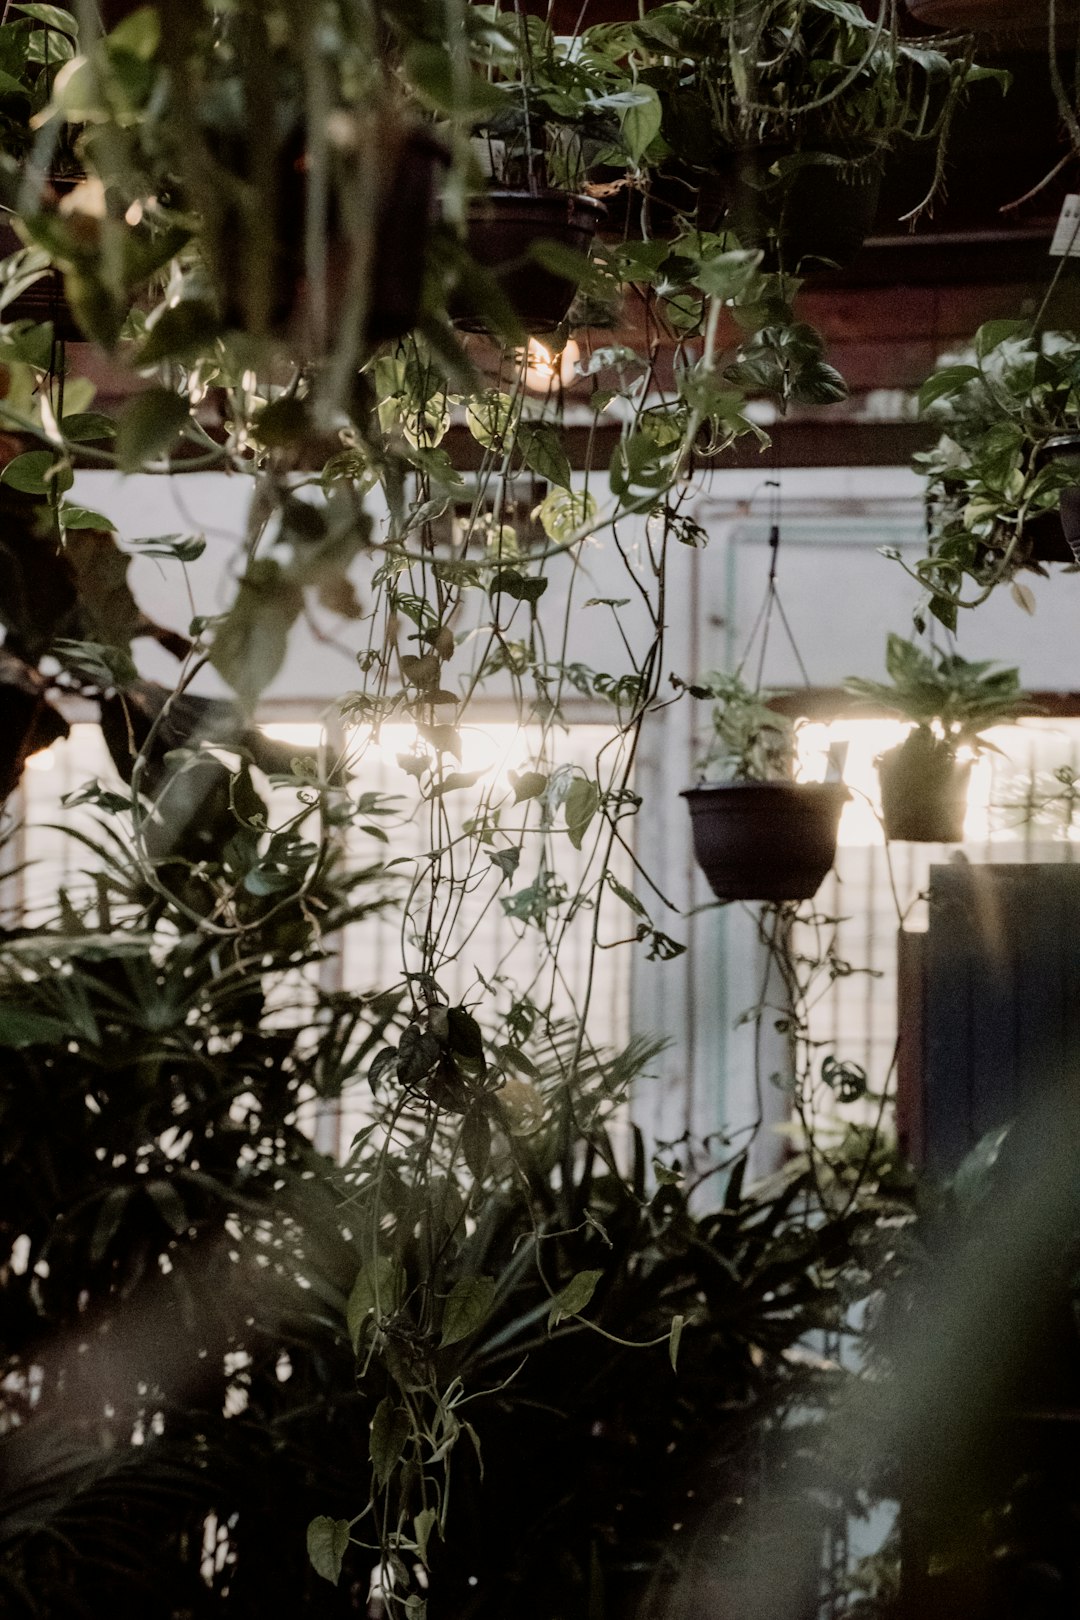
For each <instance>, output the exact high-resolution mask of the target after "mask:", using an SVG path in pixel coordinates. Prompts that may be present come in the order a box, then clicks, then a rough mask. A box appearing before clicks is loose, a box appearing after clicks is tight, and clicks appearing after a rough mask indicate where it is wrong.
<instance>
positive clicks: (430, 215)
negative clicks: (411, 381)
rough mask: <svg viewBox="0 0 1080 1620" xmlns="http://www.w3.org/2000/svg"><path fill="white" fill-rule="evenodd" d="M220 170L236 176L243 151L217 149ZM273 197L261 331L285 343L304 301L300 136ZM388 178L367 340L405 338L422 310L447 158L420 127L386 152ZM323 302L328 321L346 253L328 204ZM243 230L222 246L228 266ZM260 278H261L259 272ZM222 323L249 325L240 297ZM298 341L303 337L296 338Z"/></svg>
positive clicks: (241, 254) (339, 296)
mask: <svg viewBox="0 0 1080 1620" xmlns="http://www.w3.org/2000/svg"><path fill="white" fill-rule="evenodd" d="M215 156H218V157H219V160H220V161H222V162H223V164H224V166H225V167H226V168H230V169H233V170H234V171H235V172H237V173H240V172H242V166H243V161H244V153H243V152H242V151H241V150H239V149H233V148H229V147H227V146H225V145H224V144H223V145H222V146H221V149H220V151H219V152H217V153H215ZM278 161H279V169H278V175H277V183H276V188H275V193H274V211H275V215H276V220H275V227H274V236H275V240H276V241H277V242H278V243H281V244H282V246H281V248H280V249H279V251H278V252H277V253H276V254H275V255H274V258H273V262H272V264H271V265H270V267H269V286H268V292H269V298H268V300H267V301H268V303H269V310H268V315H267V321H266V328H267V329H268V330H269V331H271V332H273V333H274V334H276V335H277V336H280V337H284V338H289V337H290V336H297V335H298V334H302V332H303V329H304V314H303V312H304V309H305V305H306V303H307V298H308V289H307V284H306V281H305V274H304V272H305V264H304V253H303V239H304V229H303V221H304V218H305V211H306V208H307V174H306V154H305V151H304V146H303V140H302V136H298V137H297V138H296V140H294V142H293V143H292V144H291V145H290V146H289V147H287V148H285V149H284V150H283V151H282V153H281V155H280V157H279V160H278ZM387 162H388V163H392V164H393V174H392V176H391V178H390V180H389V182H388V184H387V187H386V192H385V196H384V198H383V201H382V206H381V208H380V209H379V212H378V217H377V220H376V225H375V240H376V247H375V254H374V259H373V262H372V269H371V284H370V289H369V291H370V297H369V304H368V314H367V327H366V332H365V336H366V340H367V342H368V343H385V342H388V341H392V340H394V339H396V338H400V337H404V335H405V334H406V332H408V331H409V330H410V329H411V328H412V326H413V325H414V323H415V321H416V317H417V314H418V312H419V308H420V296H421V292H422V290H423V284H424V274H425V269H426V265H427V252H428V245H429V241H430V238H431V231H432V227H433V225H434V224H435V222H436V220H437V218H438V213H439V182H440V180H441V178H442V175H443V172H444V170H445V168H446V165H447V163H448V162H449V157H448V155H447V152H446V150H445V148H444V147H443V146H441V145H440V143H439V142H438V141H436V140H435V139H434V138H433V137H432V136H431V135H429V134H428V132H427V130H426V129H423V128H417V129H414V130H410V131H409V132H408V133H407V134H406V135H405V136H404V138H403V139H402V140H401V141H400V143H399V144H398V145H397V147H396V149H394V150H392V152H390V153H388V154H387ZM326 239H327V240H326V249H327V255H326V256H327V270H326V303H327V309H328V311H329V314H330V320H331V323H332V322H333V320H334V314H335V310H337V309H340V308H341V306H342V304H343V302H344V299H345V297H346V287H347V284H348V277H349V267H350V250H349V245H348V243H347V241H346V240H345V237H344V235H343V232H342V229H341V223H340V219H339V218H338V214H337V209H336V206H334V199H333V198H332V199H331V207H330V209H329V216H328V218H327V220H326ZM244 240H245V237H244V231H243V227H242V225H241V224H240V223H239V221H237V222H236V225H235V232H233V230H232V229H230V230H227V231H226V234H225V242H226V244H228V246H229V247H230V249H231V251H230V253H229V255H228V257H229V258H230V259H231V260H232V262H234V263H243V262H244V259H245V253H246V250H245V248H244ZM257 274H258V275H259V277H260V278H261V277H262V276H264V275H266V274H267V271H266V270H265V269H264V268H262V267H258V268H257ZM225 319H226V322H227V323H228V325H230V326H234V327H237V328H239V329H241V330H243V329H246V327H247V325H248V312H247V305H246V302H245V300H244V299H243V298H242V297H239V296H237V297H235V298H234V299H233V300H232V301H231V302H229V303H228V304H227V305H226V308H225ZM299 341H302V338H299Z"/></svg>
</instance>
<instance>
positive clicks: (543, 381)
mask: <svg viewBox="0 0 1080 1620" xmlns="http://www.w3.org/2000/svg"><path fill="white" fill-rule="evenodd" d="M580 356H581V350H580V349H579V348H578V346H577V344H576V343H575V342H574V340H573V338H570V339H568V341H567V344H566V347H565V348H564V349H563V351H562V353H561V354H560V355H558V356H557V357H556V356H555V355H553V354H552V352H551V350H550V349H549V348H547V347H546V346H545V345H544V344H543V343H541V342H540V339H539V338H530V339H529V347H528V349H527V350H526V351H525V356H524V359H525V386H526V388H531V389H532V390H533V392H534V393H538V394H546V393H547V392H548V390H549V389H550V388H553V387H554V386H555V384H556V383H560V384H561V385H562V386H563V387H564V388H565V387H566V386H567V385H568V384H569V383H571V382H572V381H573V379H574V373H575V371H576V369H577V363H578V360H579V358H580Z"/></svg>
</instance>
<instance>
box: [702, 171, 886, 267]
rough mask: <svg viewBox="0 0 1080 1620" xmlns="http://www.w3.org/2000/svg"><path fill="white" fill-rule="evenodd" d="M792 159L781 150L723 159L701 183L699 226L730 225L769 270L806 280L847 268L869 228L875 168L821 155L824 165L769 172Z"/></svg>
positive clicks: (876, 188) (877, 188)
mask: <svg viewBox="0 0 1080 1620" xmlns="http://www.w3.org/2000/svg"><path fill="white" fill-rule="evenodd" d="M794 155H796V154H793V153H792V152H791V151H790V150H788V149H786V148H784V147H779V146H753V147H745V148H743V149H742V150H740V151H732V152H728V153H726V154H724V155H722V156H721V157H720V158H719V159H718V160H717V161H716V162H715V163H714V165H713V166H712V172H711V173H710V174H709V175H708V176H703V177H702V182H701V194H700V200H699V205H698V223H699V225H701V226H703V227H704V228H705V229H713V228H715V227H716V226H717V225H719V224H720V223H721V221H722V222H723V223H725V224H727V225H729V226H730V228H731V229H732V230H733V231H734V232H735V234H736V236H737V237H738V238H739V241H740V242H741V243H742V244H743V246H744V247H748V248H761V249H762V250H763V251H764V253H765V258H764V260H763V266H762V267H763V268H764V269H766V270H777V269H783V270H785V271H787V272H789V273H802V274H806V273H807V272H812V271H814V270H824V269H833V268H834V267H837V266H840V267H842V266H844V265H846V264H850V262H851V260H852V259H853V258H854V257H855V255H856V253H858V251H859V249H860V248H861V247H862V245H863V243H864V242H865V240H866V238H867V237H868V236H869V235H870V233H871V231H872V230H873V228H874V220H875V218H876V216H877V209H878V200H879V197H880V194H881V174H882V171H881V165H880V163H879V162H876V161H874V160H872V159H870V158H868V157H864V158H862V159H861V160H857V159H856V160H853V161H851V162H845V161H843V160H842V158H841V155H840V154H830V153H822V154H820V159H821V161H817V162H815V161H808V162H806V163H804V164H801V165H799V166H798V167H795V168H789V169H788V170H787V172H786V173H783V174H775V173H773V172H772V171H773V168H774V165H776V164H777V163H780V162H781V161H783V160H785V159H790V158H792V157H793V156H794Z"/></svg>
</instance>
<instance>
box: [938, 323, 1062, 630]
mask: <svg viewBox="0 0 1080 1620" xmlns="http://www.w3.org/2000/svg"><path fill="white" fill-rule="evenodd" d="M920 405H921V408H922V412H923V415H924V416H925V417H927V418H928V419H929V420H930V421H933V422H936V423H937V424H938V425H939V426H940V427H941V430H942V436H941V438H940V440H939V441H938V443H937V444H936V445H935V447H934V449H933V450H930V451H927V452H925V453H923V454H921V455H918V456H916V457H915V463H916V466H917V467H918V468H919V469H920V470H921V471H923V472H924V473H925V474H926V475H927V478H928V484H927V514H928V527H929V546H928V552H927V555H926V556H925V557H924V558H922V559H921V560H920V561H919V562H918V563H916V565H915V568H914V573H915V576H916V578H917V579H918V580H919V582H920V583H921V584H923V585H924V586H925V587H926V588H927V590H928V592H929V606H930V611H931V612H932V613H934V614H935V616H936V617H937V618H939V619H940V620H941V621H942V623H943V624H945V625H946V626H947V627H948V628H949V629H954V628H955V626H956V622H957V613H958V609H960V608H962V607H975V606H977V605H978V604H979V603H980V602H983V601H985V600H986V598H987V597H988V596H989V594H990V592H991V591H992V590H993V589H994V588H995V587H996V586H997V585H999V584H1002V583H1011V584H1012V585H1013V590H1014V595H1016V596H1017V597H1018V599H1019V601H1020V603H1021V605H1023V606H1025V607H1030V606H1031V601H1030V593H1029V592H1028V591H1027V589H1026V587H1024V586H1023V585H1022V584H1021V583H1020V582H1019V581H1018V578H1017V576H1018V575H1020V574H1021V573H1022V571H1024V570H1030V571H1031V572H1033V573H1037V574H1043V575H1045V573H1046V567H1045V565H1046V564H1047V563H1057V562H1063V563H1068V564H1076V562H1077V561H1078V554H1077V551H1076V550H1075V549H1074V547H1075V546H1076V545H1080V433H1078V430H1077V423H1078V421H1080V338H1078V337H1077V336H1076V334H1075V333H1073V332H1062V331H1054V332H1039V331H1037V330H1036V329H1035V328H1034V326H1033V324H1032V322H1030V321H1026V320H999V321H988V322H987V323H986V324H985V325H984V326H982V327H980V329H979V331H978V332H977V333H976V334H975V340H974V344H973V347H972V349H971V350H970V351H969V352H968V353H966V354H963V355H961V356H959V357H958V358H957V359H955V360H952V359H951V360H950V362H949V364H947V365H945V366H943V367H941V368H940V369H939V370H938V371H936V372H935V373H934V375H933V376H932V377H930V378H929V380H928V381H927V382H926V383H925V384H924V385H923V388H922V391H921V394H920Z"/></svg>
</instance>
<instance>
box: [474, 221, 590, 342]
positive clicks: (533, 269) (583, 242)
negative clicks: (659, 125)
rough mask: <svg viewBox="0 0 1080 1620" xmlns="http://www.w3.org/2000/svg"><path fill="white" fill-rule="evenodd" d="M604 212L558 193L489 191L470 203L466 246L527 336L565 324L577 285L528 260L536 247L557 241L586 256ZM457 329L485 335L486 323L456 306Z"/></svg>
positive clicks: (530, 259)
mask: <svg viewBox="0 0 1080 1620" xmlns="http://www.w3.org/2000/svg"><path fill="white" fill-rule="evenodd" d="M603 213H604V209H603V205H602V204H601V203H598V202H597V201H596V200H595V198H593V197H574V196H570V195H568V194H567V193H566V192H561V191H540V192H531V191H488V192H486V193H485V194H484V195H483V196H482V197H476V198H474V199H473V200H472V202H470V204H469V221H468V237H467V242H466V245H467V247H468V250H469V252H470V254H471V255H472V257H473V258H474V259H475V260H476V262H477V264H479V265H480V266H481V267H482V268H483V269H484V270H487V271H489V272H490V273H491V274H492V275H493V276H494V277H495V279H496V281H498V283H499V285H500V287H501V288H502V291H503V292H504V293H505V295H506V297H507V299H508V300H509V302H510V303H511V304H512V306H513V308H514V310H515V312H516V314H517V315H518V317H519V319H520V320H521V323H522V325H523V326H524V327H525V329H526V330H527V331H529V332H550V331H551V330H552V329H553V328H554V327H556V326H558V325H559V323H560V321H564V320H565V319H566V316H567V314H568V313H569V310H570V305H571V304H572V303H573V301H574V294H575V293H576V292H577V286H576V284H575V283H574V282H573V281H571V280H568V279H567V278H566V277H565V276H562V275H559V274H557V273H556V272H555V271H554V270H548V269H546V268H545V267H544V266H543V265H542V264H539V263H538V262H537V261H536V260H535V259H534V258H533V257H532V250H533V247H534V245H535V244H536V243H538V242H557V243H559V244H560V245H562V246H563V247H567V248H572V249H573V250H574V251H575V252H576V253H580V254H585V253H587V252H588V251H589V247H590V244H591V243H592V239H593V237H594V236H595V234H596V227H597V224H598V223H599V221H600V219H601V217H602V216H603ZM451 313H452V315H453V318H454V324H455V326H459V327H461V328H462V330H463V331H466V332H483V331H486V330H487V322H486V321H484V320H483V318H482V317H481V316H480V315H479V314H477V313H476V312H474V311H473V310H471V309H469V308H467V307H465V305H464V301H463V300H462V301H459V302H457V303H456V304H455V305H454V306H453V307H452V309H451Z"/></svg>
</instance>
